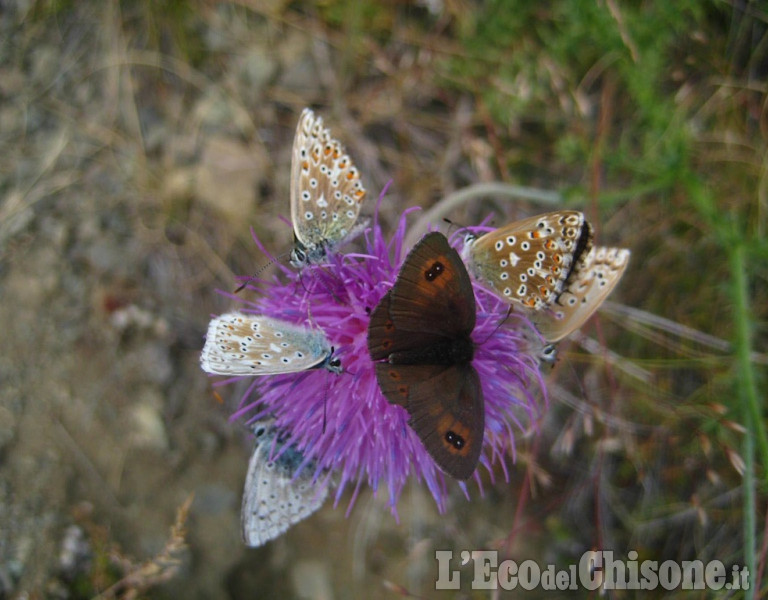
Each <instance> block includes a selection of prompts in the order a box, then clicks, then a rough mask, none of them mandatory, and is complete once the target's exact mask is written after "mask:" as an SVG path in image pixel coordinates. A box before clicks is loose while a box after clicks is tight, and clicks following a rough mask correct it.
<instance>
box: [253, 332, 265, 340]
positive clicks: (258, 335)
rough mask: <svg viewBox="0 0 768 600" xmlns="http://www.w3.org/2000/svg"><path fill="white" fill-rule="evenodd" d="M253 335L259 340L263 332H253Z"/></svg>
mask: <svg viewBox="0 0 768 600" xmlns="http://www.w3.org/2000/svg"><path fill="white" fill-rule="evenodd" d="M253 337H255V338H256V339H257V340H260V339H261V338H263V337H264V335H263V334H261V333H254V334H253Z"/></svg>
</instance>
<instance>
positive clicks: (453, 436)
mask: <svg viewBox="0 0 768 600" xmlns="http://www.w3.org/2000/svg"><path fill="white" fill-rule="evenodd" d="M445 441H446V442H448V443H449V444H450V445H451V446H453V447H454V448H456V450H461V449H462V448H463V447H464V446H465V445H466V443H467V442H466V441H465V440H464V438H463V437H461V436H460V435H459V434H458V433H456V432H455V431H448V432H447V433H446V434H445Z"/></svg>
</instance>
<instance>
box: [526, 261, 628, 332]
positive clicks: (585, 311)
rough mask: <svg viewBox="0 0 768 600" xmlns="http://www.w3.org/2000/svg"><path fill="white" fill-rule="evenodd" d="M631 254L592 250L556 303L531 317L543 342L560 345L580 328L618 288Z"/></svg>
mask: <svg viewBox="0 0 768 600" xmlns="http://www.w3.org/2000/svg"><path fill="white" fill-rule="evenodd" d="M629 255H630V251H629V250H627V249H626V248H606V247H604V246H598V247H595V248H592V249H591V250H590V252H589V254H588V255H587V258H586V261H585V264H584V266H580V267H579V268H578V269H576V270H575V271H574V273H573V274H572V276H571V277H570V278H569V280H568V284H567V286H566V288H565V290H563V292H562V294H560V297H559V298H558V299H557V302H555V303H554V304H552V305H551V306H550V307H549V308H547V309H546V310H544V311H541V312H538V313H536V314H535V315H533V316H532V318H531V320H532V321H533V323H534V324H535V325H536V327H537V328H538V330H539V332H540V333H541V335H542V336H543V337H544V339H546V340H547V341H548V342H557V341H559V340H562V339H563V338H564V337H566V336H567V335H570V334H571V333H573V332H574V331H576V330H577V329H578V328H579V327H581V326H582V325H583V324H584V322H585V321H586V320H587V319H589V317H591V316H592V314H593V313H594V312H595V311H596V310H597V309H598V307H599V306H600V305H601V304H602V303H603V301H604V300H605V299H606V298H607V297H608V294H610V293H611V291H613V288H614V287H616V284H617V283H618V282H619V280H620V279H621V276H622V275H623V274H624V271H625V270H626V268H627V265H628V264H629Z"/></svg>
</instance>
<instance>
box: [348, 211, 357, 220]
mask: <svg viewBox="0 0 768 600" xmlns="http://www.w3.org/2000/svg"><path fill="white" fill-rule="evenodd" d="M347 218H349V219H354V218H355V211H353V210H348V211H347Z"/></svg>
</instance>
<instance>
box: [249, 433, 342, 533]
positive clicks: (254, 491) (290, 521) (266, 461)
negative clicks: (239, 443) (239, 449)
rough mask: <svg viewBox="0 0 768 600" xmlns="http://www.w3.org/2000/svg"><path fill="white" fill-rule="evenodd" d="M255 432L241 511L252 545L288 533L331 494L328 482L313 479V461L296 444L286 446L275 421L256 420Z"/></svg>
mask: <svg viewBox="0 0 768 600" xmlns="http://www.w3.org/2000/svg"><path fill="white" fill-rule="evenodd" d="M253 432H254V435H255V438H256V441H255V444H254V447H253V454H252V455H251V460H250V462H249V463H248V474H247V475H246V478H245V489H244V490H243V504H242V509H241V513H240V522H241V525H242V530H243V540H244V541H245V544H246V545H247V546H250V547H256V546H261V545H262V544H265V543H266V542H268V541H270V540H273V539H275V538H276V537H278V536H279V535H281V534H283V533H285V531H286V530H288V528H289V527H291V526H292V525H294V524H296V523H298V522H299V521H301V520H302V519H304V518H306V517H308V516H309V515H311V514H312V513H314V512H315V511H317V510H318V509H319V508H320V507H321V506H322V505H323V502H325V499H326V497H327V496H328V488H327V486H321V485H318V484H316V482H314V481H313V476H314V471H315V465H314V463H312V462H307V463H306V464H305V457H304V455H303V454H302V453H301V452H299V451H298V450H297V449H296V448H295V447H294V446H289V447H288V448H285V446H286V445H287V444H288V442H287V441H286V440H282V439H280V437H279V432H278V431H277V429H276V428H275V426H274V422H273V421H262V422H259V423H256V424H255V425H254V428H253ZM299 467H302V468H301V471H298V469H299ZM297 471H298V474H297Z"/></svg>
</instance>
